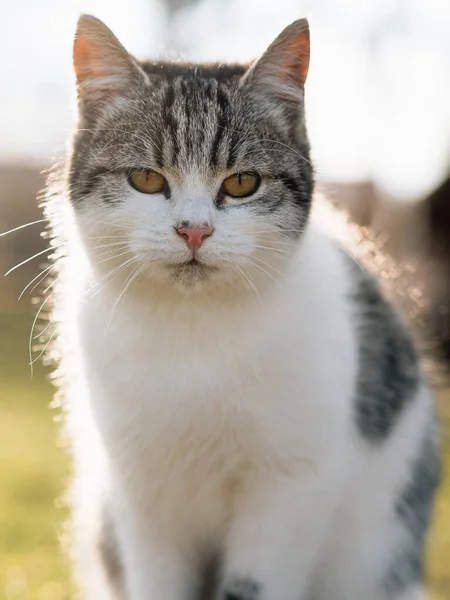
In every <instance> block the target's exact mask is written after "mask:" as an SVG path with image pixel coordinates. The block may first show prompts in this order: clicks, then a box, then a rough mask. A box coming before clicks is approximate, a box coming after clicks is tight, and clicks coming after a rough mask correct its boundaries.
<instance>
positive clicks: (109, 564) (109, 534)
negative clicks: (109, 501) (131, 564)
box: [98, 506, 123, 595]
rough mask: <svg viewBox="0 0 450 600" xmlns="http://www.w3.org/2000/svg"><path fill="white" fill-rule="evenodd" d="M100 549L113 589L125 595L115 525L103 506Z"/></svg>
mask: <svg viewBox="0 0 450 600" xmlns="http://www.w3.org/2000/svg"><path fill="white" fill-rule="evenodd" d="M98 548H99V553H100V558H101V561H102V563H103V567H104V569H105V573H106V576H107V578H108V580H109V582H110V585H111V588H112V589H114V590H115V591H116V592H117V593H118V594H119V595H120V594H122V593H123V566H122V562H121V558H120V554H119V546H118V543H117V540H116V535H115V531H114V523H113V520H112V517H111V514H110V512H109V509H108V507H107V506H103V509H102V514H101V529H100V538H99V540H98Z"/></svg>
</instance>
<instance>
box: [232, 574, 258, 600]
mask: <svg viewBox="0 0 450 600" xmlns="http://www.w3.org/2000/svg"><path fill="white" fill-rule="evenodd" d="M260 592H261V586H260V585H259V584H258V583H256V582H255V581H252V580H251V579H247V578H239V579H235V580H234V581H232V582H231V583H229V584H227V585H226V587H225V592H224V600H258V598H259V597H260Z"/></svg>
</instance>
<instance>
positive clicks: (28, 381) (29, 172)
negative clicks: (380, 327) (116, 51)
mask: <svg viewBox="0 0 450 600" xmlns="http://www.w3.org/2000/svg"><path fill="white" fill-rule="evenodd" d="M81 12H90V13H92V14H95V15H96V16H98V17H100V18H102V19H103V20H104V21H105V22H106V23H107V25H109V26H110V27H111V28H112V29H113V31H114V32H115V33H116V35H117V36H118V37H119V38H120V39H121V41H122V42H123V43H124V45H125V46H126V47H127V48H128V49H129V50H130V51H131V52H133V53H134V54H135V55H137V56H138V57H140V58H146V57H155V58H157V57H160V56H165V57H172V58H184V59H186V58H188V59H207V60H250V59H251V58H253V57H254V56H256V55H257V54H258V53H260V52H261V51H262V50H264V48H265V47H266V46H267V45H268V44H269V43H270V41H271V40H272V38H273V37H274V36H275V35H277V33H278V32H279V31H281V29H282V28H283V27H284V26H285V25H287V24H288V23H289V22H290V21H292V20H294V19H295V18H298V17H301V16H308V17H309V19H310V24H311V29H312V61H311V70H310V76H309V80H308V83H307V121H308V124H309V131H310V137H311V142H312V146H313V155H314V158H315V163H316V167H317V178H318V188H319V190H322V191H324V192H325V193H326V194H327V195H328V197H329V198H330V199H331V201H332V202H333V203H335V204H337V205H339V206H342V207H344V208H345V209H346V210H347V211H348V213H349V214H350V217H351V219H352V220H353V222H354V223H356V224H358V225H359V226H361V227H362V228H364V229H365V230H366V231H370V232H371V234H372V235H373V236H375V237H376V238H377V240H378V241H379V242H380V245H382V246H383V249H384V251H385V252H386V253H387V254H389V255H390V256H391V257H392V258H393V259H394V260H395V261H396V263H397V264H398V265H399V267H400V269H399V270H400V271H401V272H402V273H408V277H409V279H410V280H412V281H413V282H414V284H417V285H415V286H414V289H416V290H418V291H416V293H415V295H414V297H413V298H411V294H410V292H409V291H408V290H410V289H412V288H411V287H410V286H406V287H405V286H403V281H402V278H403V277H404V275H399V276H398V278H396V277H394V278H393V279H392V278H391V282H390V285H391V288H398V289H400V288H402V289H404V290H406V292H403V295H402V294H397V299H400V300H399V301H400V304H403V308H404V310H405V312H406V314H407V315H411V314H412V313H414V326H415V329H416V331H417V332H418V335H419V336H420V337H421V338H422V347H424V348H426V350H427V352H426V354H427V355H428V356H429V355H430V354H431V353H434V354H435V355H437V356H439V358H440V360H441V362H440V365H444V366H445V365H448V364H450V35H449V31H450V1H449V0H310V1H307V0H293V1H290V0H258V1H257V0H253V1H251V0H184V1H183V0H127V1H126V2H125V1H123V2H119V1H117V2H112V1H110V0H91V1H88V0H85V1H71V0H64V1H62V0H40V1H39V2H35V1H34V0H14V1H12V0H3V1H2V3H1V19H0V49H1V53H0V55H1V57H2V59H1V61H0V233H1V232H5V231H8V230H10V229H13V228H15V227H18V226H20V225H22V224H25V223H28V222H32V221H38V220H40V219H41V218H42V216H41V213H40V210H39V208H38V202H37V201H36V196H37V194H38V192H39V190H41V189H42V188H43V186H44V180H45V175H44V174H43V171H44V170H45V169H46V168H48V167H49V166H50V165H51V164H52V163H53V162H54V161H55V160H57V159H59V158H60V157H61V156H62V155H63V154H64V152H65V144H66V139H67V136H68V132H69V131H70V129H71V127H73V125H74V122H75V121H74V119H75V95H74V78H73V74H72V69H71V49H72V38H73V34H74V31H75V25H76V20H77V17H78V16H79V14H80V13H81ZM44 228H45V223H42V222H38V223H36V224H35V225H32V226H30V227H26V228H24V229H20V230H19V231H16V232H14V233H11V234H8V235H5V236H2V237H0V275H2V274H3V273H6V272H7V271H8V270H9V269H11V268H12V267H14V266H15V265H17V264H19V263H21V262H22V261H25V260H27V259H28V258H29V257H32V256H34V255H35V254H36V257H35V258H34V259H32V260H30V261H29V262H26V263H25V264H23V265H22V266H21V267H19V268H17V269H16V270H14V271H13V272H11V274H10V275H8V277H7V278H5V279H4V278H3V277H2V278H1V279H0V600H63V599H64V600H68V599H71V598H74V592H73V589H72V586H71V583H70V577H69V569H68V565H67V563H66V561H65V558H64V554H63V552H61V550H60V546H61V545H62V546H64V529H63V527H62V523H63V522H64V520H65V519H66V516H67V514H66V513H67V509H66V508H65V505H64V500H63V498H64V490H65V489H66V485H67V481H68V477H69V476H70V463H69V459H68V457H67V454H66V452H65V450H64V448H63V444H62V443H61V442H60V438H59V436H58V430H59V425H58V422H57V421H58V416H59V413H58V408H57V407H53V408H52V409H51V408H50V404H51V399H52V395H53V390H52V387H51V385H50V383H49V382H48V378H47V375H48V373H47V372H46V369H45V368H44V367H43V365H42V364H41V360H40V359H39V353H40V350H39V349H38V348H37V349H35V350H34V351H33V354H32V360H33V361H35V362H34V364H33V374H31V368H30V365H29V363H30V358H29V343H30V342H29V340H30V331H31V330H32V324H33V320H34V315H35V314H36V311H37V310H38V308H39V306H40V303H41V302H42V300H43V299H45V297H46V295H47V294H48V290H46V284H45V282H44V281H42V282H41V275H40V273H42V275H45V272H43V269H45V266H46V262H45V261H46V257H47V254H48V253H47V252H46V250H47V245H46V241H45V239H44V238H43V237H42V236H41V232H42V231H43V230H44ZM39 253H40V254H39ZM35 278H36V279H35ZM31 281H33V283H31V285H29V287H28V288H27V289H26V290H25V293H23V295H22V296H21V293H22V290H23V289H24V288H25V287H26V286H27V285H28V284H29V283H30V282H31ZM35 286H36V287H35ZM394 295H395V294H394ZM19 296H21V297H20V300H19ZM33 299H35V300H33ZM412 306H413V307H414V310H411V307H412ZM32 345H33V346H34V345H35V341H33V340H32ZM436 364H437V363H436ZM434 381H435V383H436V389H437V407H438V412H439V414H440V417H441V423H442V437H443V456H444V467H445V468H444V471H445V477H444V481H443V484H442V486H441V492H440V496H439V500H438V505H437V509H436V515H435V521H434V527H433V531H432V535H431V536H430V542H429V552H428V569H427V570H428V579H429V587H430V590H431V592H432V597H433V600H448V599H449V598H450V477H449V475H447V471H448V467H450V443H449V435H448V432H449V431H450V429H449V425H448V422H449V413H450V393H449V391H448V389H447V388H446V387H445V383H443V382H445V378H444V377H443V376H440V377H436V378H435V379H434Z"/></svg>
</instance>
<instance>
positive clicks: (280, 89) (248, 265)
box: [70, 17, 312, 291]
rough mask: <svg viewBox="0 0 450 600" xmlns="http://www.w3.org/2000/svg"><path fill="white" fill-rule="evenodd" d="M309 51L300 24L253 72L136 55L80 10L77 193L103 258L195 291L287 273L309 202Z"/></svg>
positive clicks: (98, 263)
mask: <svg viewBox="0 0 450 600" xmlns="http://www.w3.org/2000/svg"><path fill="white" fill-rule="evenodd" d="M308 56H309V45H308V30H307V24H306V23H305V22H296V23H294V24H293V25H291V26H290V28H288V29H287V30H285V32H283V33H282V34H281V36H280V37H279V38H277V40H276V41H275V42H274V44H272V46H271V47H270V48H269V50H268V51H267V52H266V54H265V55H263V57H262V58H261V59H260V61H258V62H257V63H256V64H255V65H253V66H252V67H251V68H250V69H249V70H246V69H245V68H244V67H241V66H236V67H223V68H220V67H214V66H212V67H205V66H198V65H197V66H196V65H188V66H181V65H170V64H138V63H137V62H136V61H135V60H134V59H133V58H132V57H130V55H128V54H127V53H126V51H125V50H124V49H123V47H122V46H121V45H120V44H119V42H118V41H117V40H116V39H115V38H114V36H113V35H112V33H111V32H110V31H109V30H108V29H107V28H106V27H105V26H104V25H103V24H102V23H100V22H99V21H97V20H96V19H94V18H92V17H82V19H81V20H80V24H79V29H78V32H77V38H76V42H75V68H76V72H77V78H78V86H79V100H80V117H81V118H80V129H79V130H78V132H77V135H76V138H75V144H74V152H73V156H72V163H71V171H70V196H71V200H72V203H73V207H74V210H75V214H76V217H77V221H78V224H79V229H80V232H81V235H82V237H83V239H84V243H85V245H86V248H87V251H88V254H89V256H90V258H91V262H92V263H93V266H94V268H97V269H99V270H100V271H106V272H109V271H112V269H118V272H120V270H124V271H126V272H129V273H130V277H131V275H132V274H136V275H137V274H139V275H141V276H145V277H147V278H151V279H154V280H155V281H156V280H160V281H165V282H168V283H170V284H173V285H174V286H175V287H176V288H177V289H182V290H191V291H192V290H199V289H203V288H204V287H205V286H214V285H215V286H217V285H222V284H225V285H240V286H244V287H249V286H252V285H254V282H256V280H258V282H259V281H261V280H266V281H267V282H270V281H273V280H278V279H279V277H280V273H281V272H282V271H283V269H284V267H285V266H286V265H288V264H289V260H290V257H291V255H292V253H293V252H294V250H295V246H296V244H297V240H298V239H299V237H300V235H301V232H302V231H303V230H304V228H305V225H306V222H307V218H308V214H309V208H310V201H311V193H312V169H311V164H310V162H309V146H308V141H307V138H306V132H305V127H304V121H303V84H304V80H305V77H306V71H307V66H308V64H307V62H308ZM121 265H123V269H121Z"/></svg>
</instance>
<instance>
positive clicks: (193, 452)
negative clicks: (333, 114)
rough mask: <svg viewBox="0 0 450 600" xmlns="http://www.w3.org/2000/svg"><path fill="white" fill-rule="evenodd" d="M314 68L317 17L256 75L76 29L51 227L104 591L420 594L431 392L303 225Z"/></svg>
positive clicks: (88, 515)
mask: <svg viewBox="0 0 450 600" xmlns="http://www.w3.org/2000/svg"><path fill="white" fill-rule="evenodd" d="M230 43H231V42H230ZM309 55H310V36H309V26H308V23H307V21H306V20H304V19H303V20H299V21H296V22H294V23H292V24H291V25H289V26H288V27H287V28H286V29H285V30H284V31H283V32H282V33H281V34H280V35H279V36H278V37H277V38H276V40H275V41H274V42H273V43H272V44H271V45H270V47H269V48H268V49H267V50H266V52H265V53H264V54H263V55H262V56H261V57H260V58H259V59H258V60H256V61H255V62H253V63H252V64H251V65H250V66H246V65H239V64H237V65H231V64H230V65H218V64H210V65H207V64H181V63H176V62H175V63H171V62H139V61H137V60H136V59H134V58H133V57H132V56H131V55H130V54H128V52H127V51H126V50H125V49H124V47H123V46H122V45H121V44H120V42H119V41H118V40H117V38H116V37H115V36H114V34H113V33H112V32H111V31H110V30H109V29H108V28H107V27H106V25H104V24H103V23H102V22H101V21H99V20H98V19H96V18H95V17H92V16H88V15H83V16H81V17H80V20H79V23H78V28H77V33H76V37H75V44H74V66H75V73H76V79H77V89H78V106H79V126H78V129H77V130H76V132H75V134H74V138H73V144H72V149H71V154H70V158H69V160H68V162H67V169H66V184H65V186H66V187H65V189H64V190H63V192H61V194H59V195H56V196H55V197H53V198H50V199H49V200H48V202H47V206H46V213H47V215H48V216H49V218H50V219H51V220H52V222H53V235H54V237H55V238H56V239H57V240H58V243H59V244H61V245H63V247H64V248H65V250H64V251H63V252H62V253H61V252H60V256H59V257H58V259H57V267H58V271H59V278H58V280H57V282H56V283H55V286H54V295H55V297H56V301H55V307H54V315H53V317H54V319H55V320H56V321H57V322H58V328H59V329H58V331H59V335H58V342H57V348H58V351H59V354H60V357H61V358H60V367H59V371H58V373H59V377H60V380H61V382H62V383H61V385H62V393H63V396H64V405H65V409H66V413H67V423H68V431H69V434H70V435H71V438H72V445H73V454H74V461H75V471H76V476H75V482H74V486H73V504H74V538H75V543H74V554H75V560H76V564H77V573H78V575H77V577H78V578H79V581H80V585H81V586H82V588H83V590H84V594H85V597H86V598H89V599H90V600H94V599H95V600H117V599H119V598H120V599H122V600H156V599H157V600H188V599H193V600H194V599H195V598H200V597H202V596H203V597H208V598H215V599H217V600H305V599H308V600H311V599H314V600H419V598H424V597H425V586H424V578H423V561H424V546H425V541H426V534H427V530H428V525H429V520H430V515H431V512H432V507H433V499H434V496H435V491H436V487H437V485H438V481H439V458H438V441H437V434H436V426H435V418H434V413H433V401H432V395H431V393H430V390H429V387H428V384H427V381H426V378H425V376H424V374H423V372H422V370H421V367H420V365H419V361H418V358H417V353H416V350H415V348H414V345H413V343H412V341H411V336H410V334H409V332H408V329H407V328H406V326H405V325H404V324H403V321H402V320H401V318H400V317H399V316H397V314H396V312H395V310H393V309H392V308H391V306H390V305H389V303H388V302H387V301H386V300H385V299H384V297H383V294H382V293H381V291H380V290H379V287H378V285H377V283H376V282H375V281H374V280H373V279H372V278H371V276H369V275H368V274H367V273H365V272H364V271H363V270H362V269H361V268H360V267H359V266H358V265H356V264H355V262H354V261H352V260H351V259H350V258H349V257H348V255H347V254H345V253H344V252H343V251H342V250H341V248H340V247H339V246H338V245H337V244H336V243H335V241H333V239H331V238H330V237H329V236H328V235H327V234H326V232H324V231H323V226H322V224H321V223H320V219H319V220H317V218H315V217H314V214H313V215H310V212H311V206H312V196H313V190H314V171H313V167H312V164H311V158H310V146H309V142H308V137H307V132H306V125H305V111H304V91H305V81H306V77H307V73H308V67H309ZM336 93H339V92H338V90H337V91H336ZM330 101H332V99H330Z"/></svg>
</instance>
